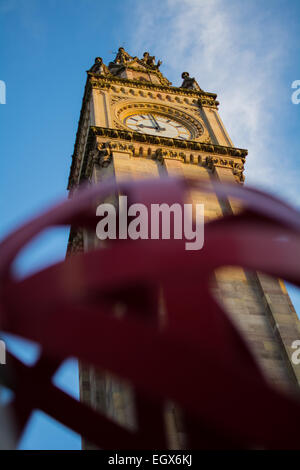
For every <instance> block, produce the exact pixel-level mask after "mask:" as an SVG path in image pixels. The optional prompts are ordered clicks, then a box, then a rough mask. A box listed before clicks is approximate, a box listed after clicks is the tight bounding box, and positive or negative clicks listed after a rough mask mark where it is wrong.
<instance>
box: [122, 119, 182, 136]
mask: <svg viewBox="0 0 300 470" xmlns="http://www.w3.org/2000/svg"><path fill="white" fill-rule="evenodd" d="M124 124H125V125H126V126H127V127H129V128H130V129H132V130H134V131H137V132H141V133H145V134H151V135H157V136H161V137H172V138H175V139H181V140H186V139H191V133H190V131H189V130H188V129H187V128H186V127H184V126H183V125H182V124H180V122H178V121H175V120H173V119H170V118H169V117H167V116H162V115H161V114H133V115H131V116H128V117H127V118H126V119H125V121H124Z"/></svg>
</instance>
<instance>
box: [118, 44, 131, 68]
mask: <svg viewBox="0 0 300 470" xmlns="http://www.w3.org/2000/svg"><path fill="white" fill-rule="evenodd" d="M131 59H132V57H131V55H130V54H128V52H126V51H125V49H124V47H119V49H118V53H117V55H116V58H115V60H114V63H115V64H126V62H128V61H129V60H131Z"/></svg>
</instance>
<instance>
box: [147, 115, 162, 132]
mask: <svg viewBox="0 0 300 470" xmlns="http://www.w3.org/2000/svg"><path fill="white" fill-rule="evenodd" d="M149 116H150V119H152V121H153V122H154V124H155V127H156V129H157V130H158V131H159V130H160V129H161V128H160V125H159V124H158V122H157V120H156V119H155V117H154V116H153V115H152V114H149Z"/></svg>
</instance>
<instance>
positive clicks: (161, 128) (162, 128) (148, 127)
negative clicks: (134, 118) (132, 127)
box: [137, 124, 166, 131]
mask: <svg viewBox="0 0 300 470" xmlns="http://www.w3.org/2000/svg"><path fill="white" fill-rule="evenodd" d="M137 127H142V128H144V127H146V128H147V129H155V130H157V131H165V130H166V129H165V128H164V127H159V128H157V127H155V128H154V127H152V126H145V125H144V124H138V125H137Z"/></svg>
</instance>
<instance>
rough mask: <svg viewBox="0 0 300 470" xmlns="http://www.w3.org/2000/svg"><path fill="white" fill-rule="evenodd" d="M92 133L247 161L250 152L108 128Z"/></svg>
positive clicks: (95, 128)
mask: <svg viewBox="0 0 300 470" xmlns="http://www.w3.org/2000/svg"><path fill="white" fill-rule="evenodd" d="M90 133H91V134H93V135H95V136H97V135H98V136H102V137H108V138H109V139H118V140H126V141H131V142H140V143H146V144H150V145H153V144H154V145H163V146H164V147H176V148H180V149H188V150H195V151H200V152H207V153H211V154H218V155H224V156H226V155H227V156H230V157H237V158H242V159H245V158H246V156H247V154H248V151H247V150H245V149H240V148H236V147H225V146H223V145H216V144H209V143H205V142H197V141H195V140H181V139H173V138H168V137H156V136H153V135H150V134H141V133H140V132H135V131H127V130H125V129H124V130H121V129H111V128H108V127H95V126H92V127H91V128H90Z"/></svg>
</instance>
